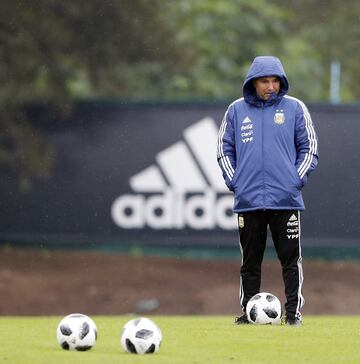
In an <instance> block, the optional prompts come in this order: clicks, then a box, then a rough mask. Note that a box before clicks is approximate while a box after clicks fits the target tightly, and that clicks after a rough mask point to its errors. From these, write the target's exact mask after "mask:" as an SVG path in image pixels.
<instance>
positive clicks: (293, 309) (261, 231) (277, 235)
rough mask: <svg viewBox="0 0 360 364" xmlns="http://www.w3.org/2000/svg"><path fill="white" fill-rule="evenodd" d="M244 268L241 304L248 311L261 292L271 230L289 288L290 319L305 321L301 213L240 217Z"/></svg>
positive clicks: (264, 212) (275, 212)
mask: <svg viewBox="0 0 360 364" xmlns="http://www.w3.org/2000/svg"><path fill="white" fill-rule="evenodd" d="M238 223H239V235H240V247H241V250H242V264H241V271H240V304H241V307H242V309H243V310H244V311H245V308H246V304H247V303H248V301H249V299H250V298H251V297H252V296H253V295H254V294H256V293H259V292H260V285H261V264H262V261H263V257H264V251H265V247H266V238H267V228H268V226H269V228H270V231H271V234H272V239H273V242H274V246H275V250H276V253H277V256H278V258H279V260H280V263H281V267H282V275H283V280H284V285H285V296H286V300H287V301H286V303H285V311H286V314H287V316H288V317H298V318H300V317H301V314H300V309H301V307H302V306H303V304H304V298H303V296H302V293H301V289H302V283H303V271H302V258H301V246H300V234H301V228H300V212H299V211H297V210H258V211H250V212H244V213H241V214H238Z"/></svg>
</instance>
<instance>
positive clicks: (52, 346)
mask: <svg viewBox="0 0 360 364" xmlns="http://www.w3.org/2000/svg"><path fill="white" fill-rule="evenodd" d="M91 317H92V318H93V319H94V321H95V322H96V325H97V327H98V331H99V337H98V341H97V343H96V346H95V347H94V348H93V349H92V350H90V351H87V352H73V351H65V350H62V349H61V348H60V346H58V343H57V341H56V335H55V331H56V327H57V325H58V323H59V322H60V320H61V318H62V317H56V316H51V317H1V318H0V363H7V364H27V363H29V364H30V363H31V364H45V363H46V364H57V363H59V364H60V363H61V364H64V363H66V364H72V363H77V364H78V363H81V364H92V363H96V364H107V363H109V364H110V363H111V364H113V363H157V364H165V363H166V364H173V363H174V364H176V363H187V364H201V363H219V364H220V363H251V364H252V363H316V364H319V363H327V364H329V363H337V364H339V363H360V316H306V317H305V318H304V323H303V326H302V327H289V326H255V325H245V326H236V325H234V324H233V323H232V322H233V317H230V316H148V317H149V318H151V319H153V320H154V321H155V322H156V323H157V324H158V325H159V326H160V328H161V330H162V332H163V342H162V345H161V348H160V351H159V352H158V353H156V354H153V355H134V354H127V353H125V352H123V351H122V349H121V346H120V343H119V335H120V330H121V328H122V326H123V325H124V324H125V323H126V322H127V321H128V320H130V319H131V318H133V317H131V316H91Z"/></svg>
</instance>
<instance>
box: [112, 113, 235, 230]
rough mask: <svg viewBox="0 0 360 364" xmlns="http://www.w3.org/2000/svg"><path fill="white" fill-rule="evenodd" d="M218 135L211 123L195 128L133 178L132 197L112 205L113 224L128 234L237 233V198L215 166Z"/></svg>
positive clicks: (201, 122)
mask: <svg viewBox="0 0 360 364" xmlns="http://www.w3.org/2000/svg"><path fill="white" fill-rule="evenodd" d="M217 133H218V128H217V125H216V123H215V121H214V120H213V119H212V118H210V117H206V118H204V119H202V120H200V121H198V122H196V123H195V124H193V125H191V126H189V127H188V128H186V129H185V130H184V132H183V137H184V138H183V140H181V141H179V142H177V143H175V144H173V145H171V146H170V147H168V148H166V149H164V150H163V151H161V152H159V153H158V154H157V155H156V157H155V163H154V164H152V165H151V166H149V167H147V168H145V169H144V170H142V171H140V172H139V173H137V174H136V175H134V176H132V177H131V178H130V180H129V184H130V187H131V189H132V191H133V192H134V193H132V194H125V195H121V196H119V197H118V198H116V199H115V201H114V202H113V204H112V208H111V216H112V219H113V221H114V222H115V224H116V225H118V226H119V227H121V228H125V229H141V228H144V227H149V228H152V229H183V228H191V229H196V230H199V229H215V228H221V229H225V230H232V229H235V228H236V219H235V217H234V215H233V213H232V206H233V196H232V194H230V193H229V192H228V190H227V188H226V186H225V184H224V181H223V179H222V177H221V172H220V169H219V167H218V165H217V163H216V154H215V151H216V142H217Z"/></svg>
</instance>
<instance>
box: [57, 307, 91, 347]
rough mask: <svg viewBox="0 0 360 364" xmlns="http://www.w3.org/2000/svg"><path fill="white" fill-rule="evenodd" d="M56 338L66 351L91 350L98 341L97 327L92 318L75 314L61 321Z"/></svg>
mask: <svg viewBox="0 0 360 364" xmlns="http://www.w3.org/2000/svg"><path fill="white" fill-rule="evenodd" d="M56 338H57V341H58V343H59V345H60V346H61V347H62V348H63V349H65V350H78V351H86V350H90V349H91V348H92V347H93V346H94V345H95V343H96V340H97V327H96V325H95V322H94V321H93V320H92V319H91V318H90V317H88V316H86V315H83V314H81V313H73V314H71V315H68V316H66V317H64V318H63V319H62V320H61V321H60V323H59V325H58V327H57V329H56Z"/></svg>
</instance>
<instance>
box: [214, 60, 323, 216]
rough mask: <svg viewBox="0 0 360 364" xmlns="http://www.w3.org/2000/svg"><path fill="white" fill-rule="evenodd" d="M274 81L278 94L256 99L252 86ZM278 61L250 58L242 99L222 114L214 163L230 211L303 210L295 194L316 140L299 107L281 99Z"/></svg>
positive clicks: (283, 81) (313, 160) (283, 86)
mask: <svg viewBox="0 0 360 364" xmlns="http://www.w3.org/2000/svg"><path fill="white" fill-rule="evenodd" d="M270 76H276V77H278V78H279V79H280V90H279V93H278V94H273V95H271V97H270V98H269V99H268V100H263V99H260V98H259V97H258V96H257V94H256V91H255V87H254V86H253V81H254V80H255V79H257V78H260V77H270ZM288 89H289V83H288V79H287V77H286V74H285V71H284V69H283V66H282V64H281V62H280V60H279V59H278V58H276V57H272V56H261V57H256V58H255V59H254V61H253V63H252V65H251V66H250V69H249V71H248V73H247V75H246V78H245V81H244V84H243V97H242V98H240V99H238V100H235V101H234V102H233V103H232V104H230V106H229V107H228V109H227V111H226V112H225V115H224V118H223V121H222V123H221V127H220V130H219V135H218V144H217V160H218V163H219V166H220V168H221V170H222V173H223V178H224V180H225V183H226V185H227V186H228V188H229V189H230V190H231V191H233V192H234V195H235V199H234V212H244V211H250V210H259V209H277V210H287V209H289V210H304V209H305V206H304V201H303V198H302V195H301V189H302V187H303V186H304V185H305V184H306V182H307V178H308V176H309V174H310V173H311V172H312V171H313V170H314V169H315V168H316V166H317V162H318V148H317V136H316V133H315V129H314V126H313V122H312V120H311V116H310V113H309V111H308V109H307V107H306V106H305V104H304V103H303V102H302V101H300V100H298V99H296V98H294V97H291V96H288V95H287V92H288Z"/></svg>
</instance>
